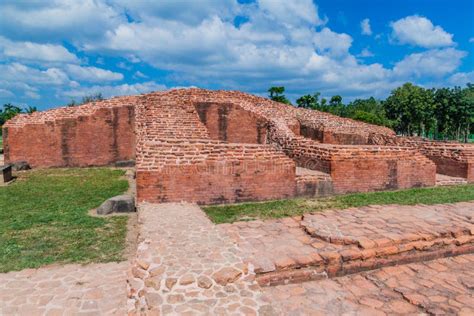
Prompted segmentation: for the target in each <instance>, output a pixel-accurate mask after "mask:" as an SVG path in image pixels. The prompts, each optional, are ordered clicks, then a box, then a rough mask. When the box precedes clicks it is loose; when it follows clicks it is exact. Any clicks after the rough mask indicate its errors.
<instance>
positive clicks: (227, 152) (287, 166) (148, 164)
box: [136, 140, 296, 204]
mask: <svg viewBox="0 0 474 316" xmlns="http://www.w3.org/2000/svg"><path fill="white" fill-rule="evenodd" d="M139 152H140V153H139V155H138V157H137V178H136V181H137V201H138V202H154V203H160V202H180V201H187V202H195V203H198V204H221V203H233V202H244V201H259V200H269V199H283V198H290V197H293V196H295V192H296V187H295V185H296V181H295V164H294V162H293V161H292V160H291V159H289V158H287V157H286V156H285V155H283V154H282V153H279V152H277V151H275V150H273V149H272V148H271V147H269V146H262V145H250V144H246V145H241V144H226V143H220V142H215V141H207V142H205V141H196V142H186V141H179V140H162V141H160V142H154V143H144V144H143V146H142V148H141V149H140V151H139Z"/></svg>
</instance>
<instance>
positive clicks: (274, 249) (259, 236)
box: [220, 202, 474, 286]
mask: <svg viewBox="0 0 474 316" xmlns="http://www.w3.org/2000/svg"><path fill="white" fill-rule="evenodd" d="M220 226H222V228H223V229H225V230H226V231H227V232H228V233H229V234H230V236H232V238H234V240H235V241H236V242H237V244H239V246H240V247H241V248H242V251H243V253H244V254H245V255H246V260H247V261H248V262H249V263H251V264H252V266H253V267H254V271H255V273H256V279H257V281H258V283H259V284H260V285H261V286H273V285H278V284H286V283H294V282H302V281H309V280H316V279H320V278H326V277H334V276H342V275H346V274H352V273H356V272H360V271H366V270H372V269H378V268H381V267H385V266H393V265H397V264H404V263H411V262H419V261H425V260H432V259H436V258H442V257H449V256H455V255H460V254H467V253H474V202H469V203H458V204H445V205H431V206H428V205H416V206H398V205H391V206H370V207H361V208H352V209H346V210H339V211H327V212H324V213H314V214H306V215H304V216H302V217H293V218H284V219H278V220H269V221H255V222H238V223H234V224H226V225H220Z"/></svg>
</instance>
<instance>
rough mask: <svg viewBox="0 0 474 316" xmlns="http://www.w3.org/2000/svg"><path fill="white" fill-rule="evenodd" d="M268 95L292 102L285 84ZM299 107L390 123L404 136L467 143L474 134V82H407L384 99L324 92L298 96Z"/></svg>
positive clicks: (382, 124)
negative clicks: (441, 85)
mask: <svg viewBox="0 0 474 316" xmlns="http://www.w3.org/2000/svg"><path fill="white" fill-rule="evenodd" d="M268 93H269V95H268V97H269V98H270V99H272V100H274V101H277V102H281V103H285V104H290V105H291V102H290V100H288V98H287V97H286V96H285V94H284V93H285V88H284V87H271V88H270V89H269V90H268ZM295 106H297V107H301V108H306V109H312V110H317V111H323V112H328V113H332V114H335V115H338V116H342V117H347V118H352V119H355V120H359V121H363V122H367V123H370V124H375V125H381V126H387V127H390V128H392V129H394V130H395V131H396V132H397V134H399V135H404V136H422V137H427V138H431V139H438V140H462V141H465V142H467V141H468V140H469V138H473V136H472V134H474V84H470V83H468V84H467V85H466V86H465V87H464V88H461V87H454V88H432V89H426V88H423V87H420V86H416V85H414V84H412V83H405V84H404V85H402V86H401V87H398V88H396V89H394V90H393V91H392V92H391V93H390V95H389V96H388V97H387V98H386V99H384V100H380V99H376V98H374V97H370V98H367V99H356V100H354V101H352V102H349V103H348V104H344V103H343V100H342V97H341V96H340V95H335V96H332V97H331V98H329V99H326V98H322V97H321V93H319V92H316V93H314V94H307V95H303V96H301V97H299V98H298V99H296V105H295Z"/></svg>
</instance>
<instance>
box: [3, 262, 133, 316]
mask: <svg viewBox="0 0 474 316" xmlns="http://www.w3.org/2000/svg"><path fill="white" fill-rule="evenodd" d="M127 267H128V262H122V263H104V264H91V265H85V266H81V265H77V264H71V265H65V266H50V267H45V268H40V269H27V270H23V271H19V272H9V273H2V274H0V315H28V316H32V315H124V314H126V300H125V297H126V293H127V288H126V271H127Z"/></svg>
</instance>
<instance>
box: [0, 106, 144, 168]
mask: <svg viewBox="0 0 474 316" xmlns="http://www.w3.org/2000/svg"><path fill="white" fill-rule="evenodd" d="M104 103H105V102H104ZM134 122H135V115H134V106H133V105H127V102H124V104H123V105H116V104H114V105H111V104H100V103H98V104H91V105H85V106H82V107H81V108H80V109H75V108H60V109H56V110H52V111H48V112H39V113H37V114H36V113H33V114H32V115H21V116H18V117H17V118H15V119H14V120H11V121H9V122H8V123H7V124H6V125H5V126H4V128H3V133H4V136H3V137H4V147H5V162H6V163H14V162H18V161H27V162H28V164H30V166H32V167H33V168H36V167H85V166H101V165H108V164H111V163H113V162H116V161H120V160H131V159H134V158H135V133H134V131H135V123H134Z"/></svg>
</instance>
